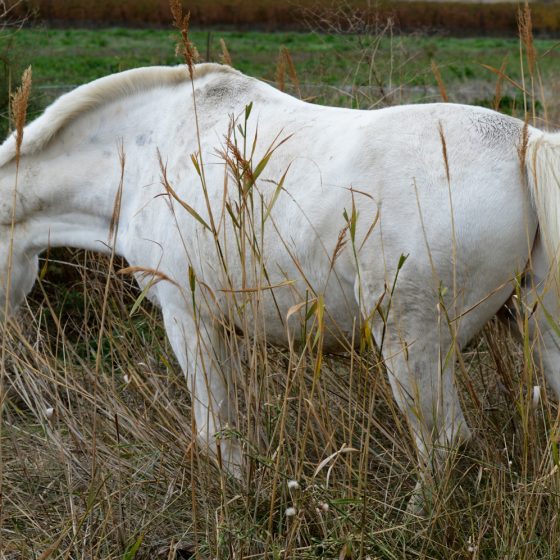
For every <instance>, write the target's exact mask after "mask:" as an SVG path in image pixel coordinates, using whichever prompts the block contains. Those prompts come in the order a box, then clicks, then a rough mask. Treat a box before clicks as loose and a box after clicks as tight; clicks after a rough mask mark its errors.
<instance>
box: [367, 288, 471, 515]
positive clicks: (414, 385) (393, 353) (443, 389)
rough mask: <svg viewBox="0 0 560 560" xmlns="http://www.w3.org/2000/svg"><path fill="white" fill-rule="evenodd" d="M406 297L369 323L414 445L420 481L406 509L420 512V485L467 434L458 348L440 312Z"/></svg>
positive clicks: (369, 296) (371, 294)
mask: <svg viewBox="0 0 560 560" xmlns="http://www.w3.org/2000/svg"><path fill="white" fill-rule="evenodd" d="M366 290H367V286H366ZM366 290H364V299H365V300H366V301H370V302H375V301H379V299H380V298H379V294H378V293H377V294H376V293H374V292H373V290H371V289H370V290H369V293H368V292H367V291H366ZM408 293H409V294H410V295H409V296H406V295H405V294H403V293H402V292H401V293H400V295H399V301H396V300H394V301H393V302H392V304H391V305H390V306H387V305H386V306H385V309H384V312H383V313H382V314H383V316H384V317H385V319H384V320H382V319H381V318H380V316H379V315H378V316H374V317H371V320H372V332H373V335H374V338H375V342H376V344H377V346H378V347H379V348H380V350H381V353H382V355H383V358H384V362H385V365H386V368H387V373H388V377H389V381H390V383H391V388H392V390H393V394H394V397H395V400H396V401H397V403H398V405H399V407H400V409H401V410H402V412H403V413H404V414H405V416H406V418H407V420H408V423H409V425H410V428H411V431H412V434H413V437H414V439H415V442H416V446H417V450H418V460H419V466H420V481H419V484H418V486H417V489H416V492H415V495H414V496H413V499H412V500H411V503H410V506H409V509H410V510H412V511H420V510H422V509H423V507H424V503H423V499H422V493H423V483H424V481H425V480H426V479H428V478H430V474H431V473H433V474H434V475H436V476H437V473H438V470H439V469H440V468H441V467H442V463H443V462H444V459H445V456H446V452H447V451H448V450H449V449H450V448H453V447H455V446H457V445H458V444H460V443H462V442H465V441H467V440H469V439H470V437H471V432H470V430H469V428H468V426H467V424H466V421H465V418H464V416H463V411H462V409H461V405H460V402H459V396H458V393H457V389H456V387H455V379H454V369H455V349H456V347H458V346H459V344H458V343H456V342H455V341H454V340H453V336H452V332H451V329H450V327H449V325H448V324H447V322H446V320H445V318H444V316H441V315H439V313H440V311H441V310H440V309H439V308H437V309H436V306H435V305H432V306H427V305H426V306H425V308H422V307H421V306H419V295H418V292H417V291H415V290H410V291H408ZM384 299H387V298H384ZM364 307H365V306H364ZM389 307H390V309H389ZM365 308H366V309H367V307H365ZM430 308H431V310H430ZM370 313H371V312H370ZM366 316H368V315H367V314H366Z"/></svg>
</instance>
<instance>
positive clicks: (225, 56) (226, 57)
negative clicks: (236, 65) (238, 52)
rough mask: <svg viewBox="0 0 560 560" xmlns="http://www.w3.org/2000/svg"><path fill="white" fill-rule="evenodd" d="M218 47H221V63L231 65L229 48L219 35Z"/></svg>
mask: <svg viewBox="0 0 560 560" xmlns="http://www.w3.org/2000/svg"><path fill="white" fill-rule="evenodd" d="M220 47H221V49H222V64H227V65H228V66H233V62H232V61H231V55H230V54H229V50H228V48H227V45H226V42H225V41H224V39H222V38H221V37H220Z"/></svg>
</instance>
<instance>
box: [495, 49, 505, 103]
mask: <svg viewBox="0 0 560 560" xmlns="http://www.w3.org/2000/svg"><path fill="white" fill-rule="evenodd" d="M506 65H507V57H505V58H504V60H502V64H501V66H500V69H499V71H498V78H497V80H496V89H495V90H494V100H493V101H492V107H493V109H494V111H498V110H499V109H500V103H501V102H502V85H503V82H504V75H505V71H506Z"/></svg>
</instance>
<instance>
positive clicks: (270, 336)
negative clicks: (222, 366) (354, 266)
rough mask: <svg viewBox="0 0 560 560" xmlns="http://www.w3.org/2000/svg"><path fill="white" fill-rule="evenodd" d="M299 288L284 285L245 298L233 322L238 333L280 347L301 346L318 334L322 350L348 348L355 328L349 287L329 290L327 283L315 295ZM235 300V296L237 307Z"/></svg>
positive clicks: (355, 313) (355, 315)
mask: <svg viewBox="0 0 560 560" xmlns="http://www.w3.org/2000/svg"><path fill="white" fill-rule="evenodd" d="M294 284H298V286H297V287H296V286H294ZM302 284H303V283H302V282H300V281H296V282H294V283H293V284H289V283H287V282H286V283H285V285H284V286H281V287H277V288H274V289H267V290H263V291H259V292H255V293H253V294H249V295H248V296H247V294H245V297H246V303H247V305H243V306H242V307H243V309H244V312H243V313H242V314H241V315H240V316H239V317H238V318H237V319H236V320H235V323H236V326H237V327H238V328H239V329H240V330H241V331H245V330H246V329H250V330H251V331H252V332H250V333H249V334H251V335H252V336H256V337H258V338H261V339H263V340H266V342H269V343H271V344H277V345H281V346H285V345H287V344H288V343H289V342H292V343H294V344H296V345H300V344H303V343H305V341H306V338H307V337H308V336H312V337H315V335H316V333H317V332H318V331H320V332H321V334H322V341H323V348H324V349H325V350H339V349H344V348H348V347H349V345H350V344H352V340H353V339H354V338H355V337H356V336H355V335H354V334H353V333H354V329H355V327H356V326H357V325H358V324H359V309H358V305H357V303H356V300H355V298H354V291H353V290H354V288H353V284H352V283H350V282H345V281H339V282H337V283H336V285H333V286H331V285H330V283H329V285H328V286H327V288H326V289H325V290H324V291H322V292H321V293H315V294H314V293H310V292H309V291H306V290H305V289H304V288H303V286H302ZM333 284H334V283H333ZM238 296H239V294H236V296H235V297H236V304H237V306H239V301H240V300H239V297H238Z"/></svg>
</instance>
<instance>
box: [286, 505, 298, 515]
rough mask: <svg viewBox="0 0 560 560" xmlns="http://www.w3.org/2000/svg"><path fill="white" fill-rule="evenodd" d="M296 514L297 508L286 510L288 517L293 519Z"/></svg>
mask: <svg viewBox="0 0 560 560" xmlns="http://www.w3.org/2000/svg"><path fill="white" fill-rule="evenodd" d="M295 514H296V508H295V507H289V508H286V517H293V516H294V515H295Z"/></svg>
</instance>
